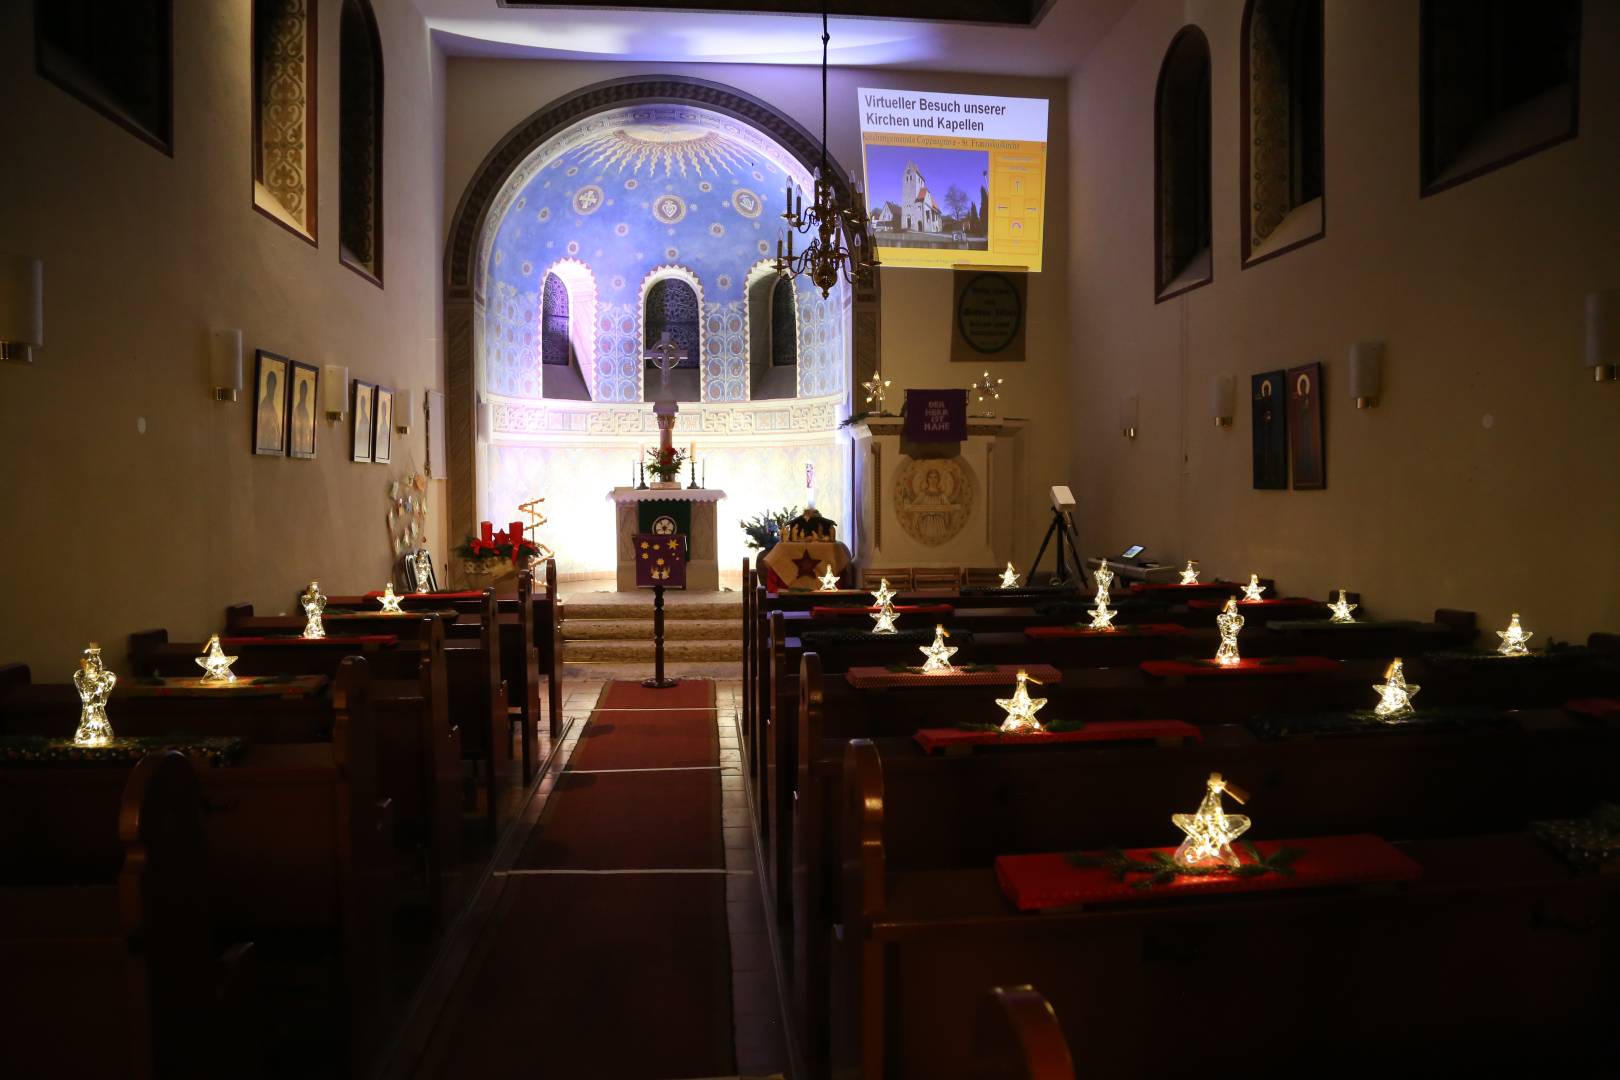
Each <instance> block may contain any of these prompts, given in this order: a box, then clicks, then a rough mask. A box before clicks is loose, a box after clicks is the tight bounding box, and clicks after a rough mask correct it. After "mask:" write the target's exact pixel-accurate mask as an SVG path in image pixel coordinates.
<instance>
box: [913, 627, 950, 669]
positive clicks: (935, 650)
mask: <svg viewBox="0 0 1620 1080" xmlns="http://www.w3.org/2000/svg"><path fill="white" fill-rule="evenodd" d="M950 636H951V635H950V634H949V633H947V632H946V630H945V628H944V627H943V626H936V627H934V643H933V644H932V645H919V646H917V649H918V651H919V652H921V653H922V654H923V656H924V657H926V659H925V660H924V661H923V666H922V669H923V674H924V675H934V674H939V673H943V672H951V671H955V670H956V667H955V666H954V665H953V664H952V663H951V657H953V656H955V655H956V646H955V645H947V644H945V639H946V638H948V637H950Z"/></svg>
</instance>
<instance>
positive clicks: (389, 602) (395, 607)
mask: <svg viewBox="0 0 1620 1080" xmlns="http://www.w3.org/2000/svg"><path fill="white" fill-rule="evenodd" d="M377 602H378V603H379V604H381V605H382V609H383V614H384V615H398V614H401V609H400V606H399V597H397V596H395V595H394V583H393V582H392V581H390V582H387V583H385V584H384V585H383V594H382V595H381V596H379V597H377Z"/></svg>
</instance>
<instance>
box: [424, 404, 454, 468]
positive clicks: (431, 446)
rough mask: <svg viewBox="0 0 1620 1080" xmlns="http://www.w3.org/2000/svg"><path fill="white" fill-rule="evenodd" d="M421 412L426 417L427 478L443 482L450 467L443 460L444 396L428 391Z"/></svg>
mask: <svg viewBox="0 0 1620 1080" xmlns="http://www.w3.org/2000/svg"><path fill="white" fill-rule="evenodd" d="M422 410H423V413H424V414H425V415H426V417H427V474H428V478H429V479H431V480H443V479H446V478H447V477H448V476H449V475H450V466H449V464H448V463H447V462H446V461H445V458H444V395H443V394H441V393H439V391H437V390H429V391H428V392H427V397H426V400H425V401H424V403H423V405H422Z"/></svg>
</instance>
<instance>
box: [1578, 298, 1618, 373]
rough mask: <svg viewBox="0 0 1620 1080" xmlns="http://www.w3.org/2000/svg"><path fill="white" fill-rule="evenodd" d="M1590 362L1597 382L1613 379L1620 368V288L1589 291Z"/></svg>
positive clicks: (1588, 354) (1587, 334)
mask: <svg viewBox="0 0 1620 1080" xmlns="http://www.w3.org/2000/svg"><path fill="white" fill-rule="evenodd" d="M1586 366H1587V367H1589V368H1591V369H1592V380H1593V381H1594V382H1611V381H1613V379H1614V377H1615V371H1616V368H1620V289H1608V290H1606V291H1604V292H1595V293H1587V294H1586Z"/></svg>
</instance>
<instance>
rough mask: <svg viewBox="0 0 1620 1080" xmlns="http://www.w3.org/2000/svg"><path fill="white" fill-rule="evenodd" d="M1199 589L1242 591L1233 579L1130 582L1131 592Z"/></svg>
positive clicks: (1194, 590) (1188, 591)
mask: <svg viewBox="0 0 1620 1080" xmlns="http://www.w3.org/2000/svg"><path fill="white" fill-rule="evenodd" d="M1200 589H1204V590H1216V589H1218V590H1221V591H1223V592H1229V593H1240V592H1242V591H1243V586H1241V585H1239V584H1238V583H1237V582H1235V581H1200V582H1199V583H1198V584H1196V585H1183V584H1181V582H1179V581H1133V582H1132V583H1131V592H1133V593H1144V592H1178V591H1179V592H1186V593H1196V592H1198V591H1199V590H1200Z"/></svg>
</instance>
